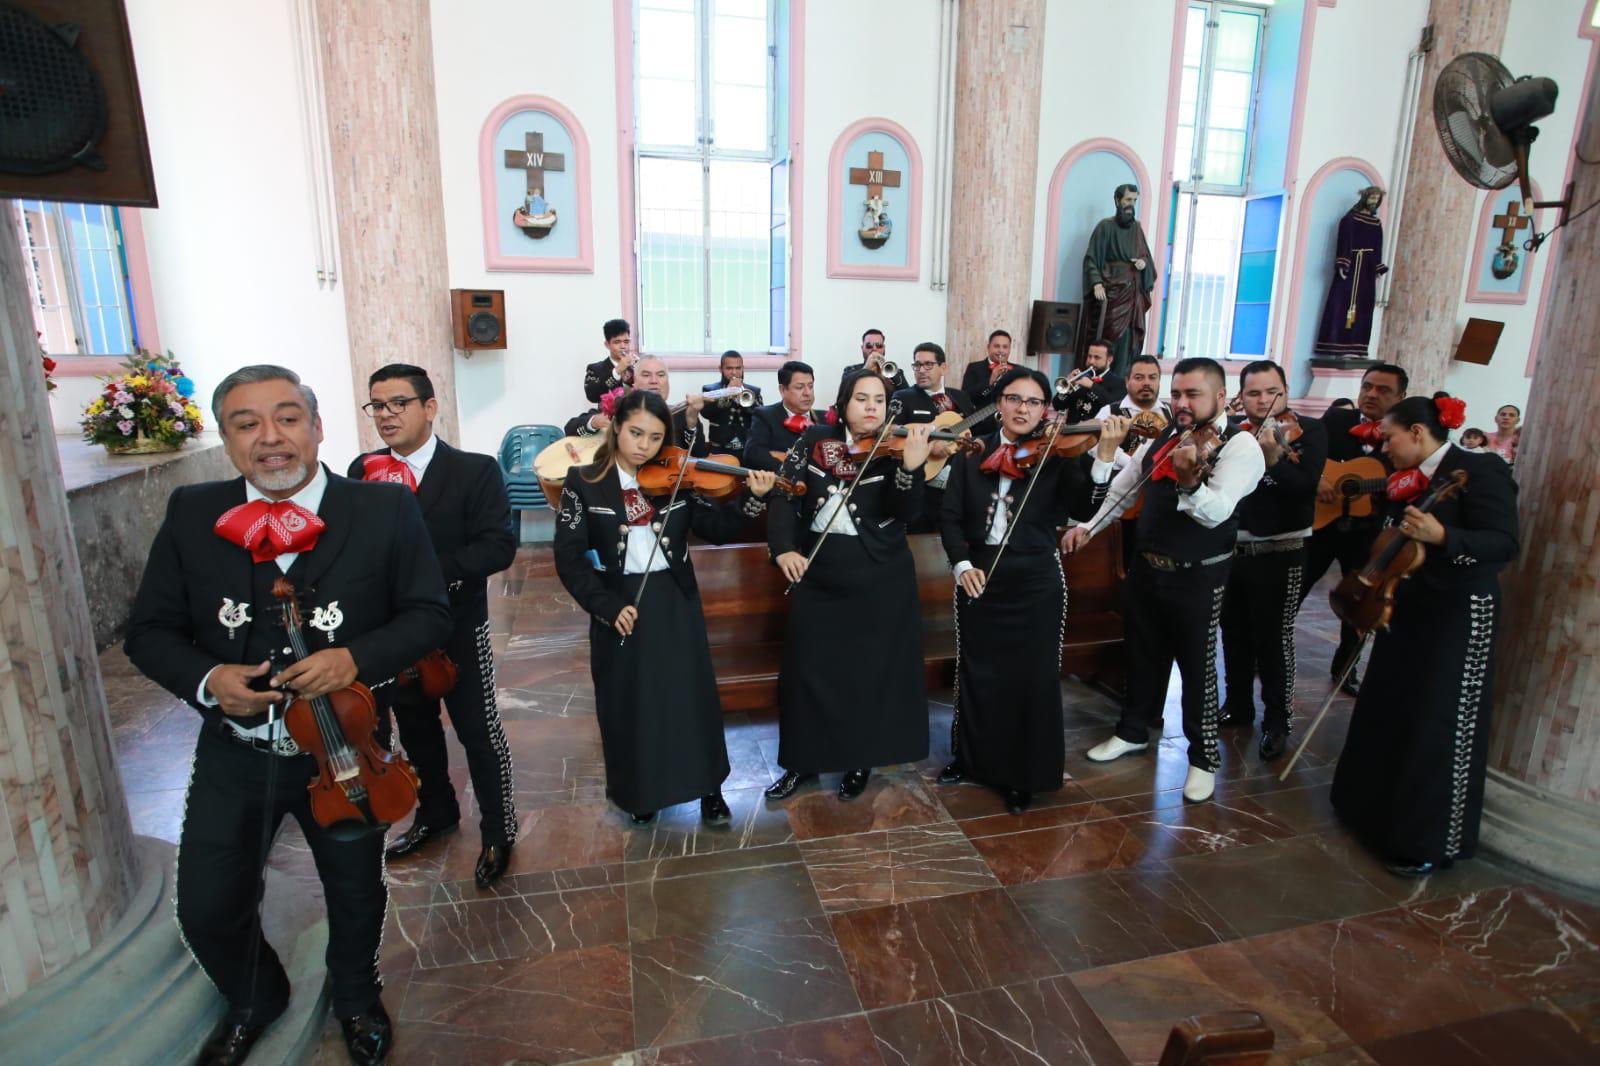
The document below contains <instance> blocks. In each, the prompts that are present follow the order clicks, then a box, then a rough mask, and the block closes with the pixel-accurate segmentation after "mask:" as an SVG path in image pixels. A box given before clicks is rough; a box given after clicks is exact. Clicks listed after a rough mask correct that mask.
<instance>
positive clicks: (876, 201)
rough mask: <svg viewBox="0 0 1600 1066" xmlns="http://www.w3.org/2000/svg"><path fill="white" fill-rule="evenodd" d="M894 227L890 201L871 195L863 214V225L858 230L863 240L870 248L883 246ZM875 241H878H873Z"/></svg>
mask: <svg viewBox="0 0 1600 1066" xmlns="http://www.w3.org/2000/svg"><path fill="white" fill-rule="evenodd" d="M893 228H894V227H893V223H891V222H890V221H889V201H887V200H885V199H884V198H883V197H881V196H872V197H869V198H868V199H867V202H866V209H865V210H864V211H863V212H862V215H861V226H860V227H859V228H858V229H857V230H856V233H857V234H858V235H859V236H860V237H861V242H862V243H863V244H865V245H866V246H867V247H869V248H878V247H881V246H882V245H883V243H884V242H885V241H887V240H888V239H889V234H890V233H891V232H893ZM874 241H875V242H877V243H872V242H874Z"/></svg>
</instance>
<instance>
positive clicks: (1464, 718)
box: [1333, 580, 1500, 862]
mask: <svg viewBox="0 0 1600 1066" xmlns="http://www.w3.org/2000/svg"><path fill="white" fill-rule="evenodd" d="M1499 601H1500V597H1499V594H1498V592H1497V591H1495V590H1494V588H1493V587H1492V586H1490V587H1488V588H1485V589H1481V590H1479V591H1476V592H1474V591H1472V590H1470V589H1466V588H1461V589H1451V590H1449V591H1440V590H1438V589H1433V588H1429V587H1427V586H1425V585H1423V584H1422V583H1421V582H1419V581H1415V580H1412V581H1406V582H1403V583H1401V585H1400V587H1399V589H1398V591H1397V592H1396V596H1395V607H1394V615H1393V620H1392V622H1391V626H1390V628H1389V629H1388V630H1387V631H1385V632H1382V633H1380V634H1378V637H1377V640H1376V643H1375V644H1374V646H1373V649H1372V661H1371V663H1370V664H1369V665H1368V667H1367V675H1366V677H1364V678H1363V679H1362V681H1361V695H1360V696H1359V697H1358V698H1357V699H1356V706H1355V711H1354V712H1353V713H1352V715H1351V718H1350V734H1349V737H1348V738H1347V739H1346V741H1345V746H1344V752H1343V753H1342V754H1341V755H1340V756H1339V767H1338V771H1337V772H1336V773H1335V775H1334V779H1333V805H1334V807H1335V808H1336V809H1337V810H1338V812H1339V815H1340V817H1341V818H1343V819H1344V821H1345V822H1346V824H1348V825H1349V826H1350V828H1351V829H1352V830H1353V831H1355V833H1356V834H1357V835H1358V836H1360V837H1361V838H1362V839H1363V840H1364V841H1365V842H1366V843H1367V844H1368V846H1369V847H1372V848H1373V849H1375V850H1376V851H1377V852H1378V853H1379V854H1380V855H1382V856H1383V857H1384V858H1385V859H1389V860H1400V861H1404V862H1442V861H1444V860H1446V859H1459V858H1467V857H1470V856H1471V855H1472V853H1473V852H1474V851H1475V850H1476V848H1477V845H1478V820H1479V817H1480V815H1481V814H1482V812H1483V782H1484V774H1485V767H1486V766H1487V764H1488V758H1489V702H1490V694H1491V692H1492V691H1493V688H1494V670H1493V664H1494V646H1493V644H1494V630H1495V624H1496V622H1497V621H1498V618H1499V607H1500V603H1499Z"/></svg>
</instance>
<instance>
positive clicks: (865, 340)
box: [839, 329, 906, 392]
mask: <svg viewBox="0 0 1600 1066" xmlns="http://www.w3.org/2000/svg"><path fill="white" fill-rule="evenodd" d="M888 357H889V356H888V349H887V348H886V347H885V345H884V340H883V330H881V329H869V330H867V331H866V332H865V333H863V334H862V335H861V362H859V363H851V364H850V365H849V366H847V367H845V368H844V373H843V374H840V375H839V380H841V381H843V380H844V379H845V378H847V377H849V376H850V375H851V374H852V373H854V372H855V371H857V370H860V369H862V368H863V367H871V368H872V369H873V370H876V371H877V372H878V373H880V374H882V373H883V362H884V360H885V359H887V358H888ZM886 376H887V375H886ZM889 386H890V388H889V391H890V392H898V391H900V390H901V389H903V388H905V387H906V374H905V371H903V370H901V369H900V368H899V367H896V368H895V371H894V376H893V377H891V378H889Z"/></svg>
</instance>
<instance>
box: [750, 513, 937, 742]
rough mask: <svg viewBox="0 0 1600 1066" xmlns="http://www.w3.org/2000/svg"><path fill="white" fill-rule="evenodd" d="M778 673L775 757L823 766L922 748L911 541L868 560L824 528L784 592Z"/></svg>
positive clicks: (923, 687)
mask: <svg viewBox="0 0 1600 1066" xmlns="http://www.w3.org/2000/svg"><path fill="white" fill-rule="evenodd" d="M790 598H791V599H792V600H793V601H794V602H793V603H792V604H790V607H789V630H788V635H787V637H786V638H785V640H784V646H783V666H782V668H781V669H780V671H779V673H778V765H780V766H782V767H783V768H784V769H785V770H796V771H799V772H800V773H831V772H835V771H841V770H860V769H867V768H870V767H874V766H892V765H894V764H896V763H903V762H916V761H918V760H920V759H924V758H926V757H927V755H928V691H927V684H926V681H925V679H924V676H923V668H922V620H921V612H920V611H919V609H918V605H917V570H916V565H915V564H914V563H913V562H912V561H911V549H910V548H908V547H902V548H901V549H900V550H899V551H897V552H895V554H894V555H893V557H892V558H889V559H887V560H885V561H883V562H881V563H874V562H873V561H872V560H871V559H870V558H868V557H867V553H866V549H865V548H863V547H862V546H861V541H860V539H859V538H857V537H851V536H845V535H842V534H834V535H832V536H830V537H829V538H828V539H827V540H826V541H825V542H824V543H823V545H822V550H821V551H819V552H818V553H817V557H816V559H814V560H813V561H812V563H811V568H810V569H809V570H807V571H806V576H805V580H804V581H802V582H800V585H799V587H798V588H796V589H795V590H794V595H793V596H792V597H790Z"/></svg>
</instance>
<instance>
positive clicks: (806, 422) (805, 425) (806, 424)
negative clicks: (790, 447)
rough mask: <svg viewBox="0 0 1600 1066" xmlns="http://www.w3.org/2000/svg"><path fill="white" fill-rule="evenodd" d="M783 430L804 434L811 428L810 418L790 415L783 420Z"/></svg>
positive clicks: (808, 416) (803, 415) (802, 415)
mask: <svg viewBox="0 0 1600 1066" xmlns="http://www.w3.org/2000/svg"><path fill="white" fill-rule="evenodd" d="M783 428H784V429H786V430H788V431H789V432H790V433H804V432H805V431H806V430H808V429H810V428H811V416H810V415H805V414H800V415H790V416H789V417H788V418H785V419H784V420H783Z"/></svg>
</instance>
